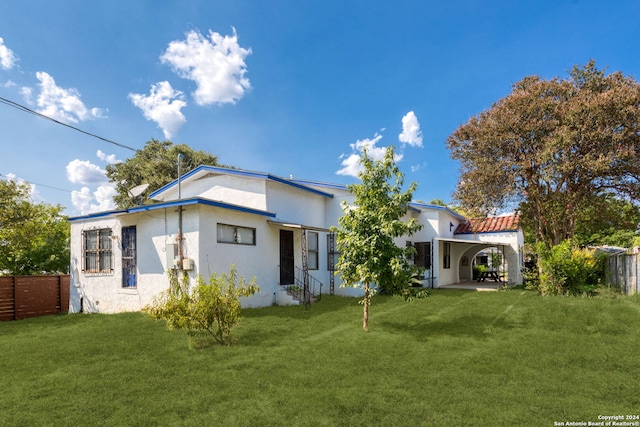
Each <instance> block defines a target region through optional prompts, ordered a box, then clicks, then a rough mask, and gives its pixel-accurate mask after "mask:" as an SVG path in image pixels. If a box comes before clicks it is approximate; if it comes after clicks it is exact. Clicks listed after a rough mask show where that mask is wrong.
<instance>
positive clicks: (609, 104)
mask: <svg viewBox="0 0 640 427" xmlns="http://www.w3.org/2000/svg"><path fill="white" fill-rule="evenodd" d="M447 145H448V147H449V149H450V150H451V155H452V157H453V158H454V159H455V160H458V161H459V162H460V165H461V175H460V179H459V183H458V187H457V190H456V192H455V195H454V196H455V198H456V199H457V200H459V201H460V202H461V204H462V206H463V208H464V209H465V210H468V211H469V212H474V213H480V214H486V213H490V212H492V211H497V210H500V209H505V208H520V210H521V213H522V218H523V221H524V222H525V223H526V224H528V227H529V229H530V230H532V232H533V233H534V235H535V240H536V241H538V242H544V243H546V244H547V245H556V244H558V243H560V242H561V241H563V240H565V239H572V238H573V237H574V235H575V232H576V229H577V227H578V225H579V224H578V222H579V221H581V218H583V217H584V215H585V214H586V213H587V211H588V209H589V208H590V207H591V206H593V202H594V200H601V199H602V198H603V197H604V198H607V197H608V198H611V197H613V198H618V199H625V198H626V199H627V200H630V201H635V200H637V199H638V196H639V195H640V157H639V155H640V84H638V82H637V81H636V80H635V79H634V78H633V77H630V76H624V75H622V74H621V73H620V72H615V73H611V74H608V75H606V74H605V71H604V70H599V69H598V68H597V67H596V64H595V62H594V61H591V62H589V63H588V64H587V65H585V66H576V67H574V68H573V69H572V70H571V72H570V73H569V77H568V78H567V79H560V78H554V79H551V80H544V79H542V78H540V77H537V76H529V77H525V78H524V79H522V80H521V81H519V82H517V83H516V84H514V85H513V89H512V92H511V94H509V95H507V96H506V97H505V98H503V99H501V100H499V101H498V102H496V103H495V104H493V105H492V106H491V108H489V109H488V110H486V111H483V112H482V113H480V114H479V115H477V116H475V117H472V118H471V119H470V120H469V121H468V122H467V123H466V124H464V125H462V126H460V127H459V128H458V129H457V130H456V131H455V132H454V133H453V134H452V135H451V136H450V137H449V138H448V140H447Z"/></svg>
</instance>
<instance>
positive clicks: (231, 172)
mask: <svg viewBox="0 0 640 427" xmlns="http://www.w3.org/2000/svg"><path fill="white" fill-rule="evenodd" d="M201 171H209V172H220V173H225V174H228V175H238V176H246V177H251V178H263V179H267V180H270V181H275V182H279V183H281V184H285V185H290V186H292V187H295V188H298V189H300V190H304V191H309V192H311V193H315V194H318V195H321V196H323V197H328V198H330V199H331V198H333V194H330V193H325V192H323V191H320V190H316V189H315V188H311V187H307V186H306V185H303V184H299V183H296V182H295V181H293V180H289V179H285V178H281V177H279V176H275V175H271V174H268V173H263V172H254V171H248V170H244V169H230V168H223V167H219V166H207V165H201V166H198V167H197V168H195V169H192V170H190V171H189V172H187V173H185V174H184V175H182V177H181V178H180V180H181V181H184V180H185V179H187V178H190V177H191V176H193V175H195V174H197V173H199V172H201ZM176 185H178V180H177V179H176V180H174V181H172V182H170V183H168V184H166V185H165V186H163V187H161V188H159V189H157V190H156V191H154V192H153V193H151V194H150V195H149V198H154V197H155V196H157V195H158V194H160V193H162V192H163V191H166V190H168V189H169V188H171V187H174V186H176Z"/></svg>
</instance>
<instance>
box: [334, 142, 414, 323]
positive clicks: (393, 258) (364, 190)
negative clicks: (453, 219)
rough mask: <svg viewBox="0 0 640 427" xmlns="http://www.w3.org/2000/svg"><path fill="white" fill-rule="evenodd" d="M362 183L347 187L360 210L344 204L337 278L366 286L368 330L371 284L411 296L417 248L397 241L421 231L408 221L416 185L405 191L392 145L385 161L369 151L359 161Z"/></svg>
mask: <svg viewBox="0 0 640 427" xmlns="http://www.w3.org/2000/svg"><path fill="white" fill-rule="evenodd" d="M360 162H361V164H362V165H363V166H364V170H363V171H362V172H361V173H360V174H359V177H360V179H361V180H362V182H361V183H360V184H353V185H349V186H347V188H348V189H349V191H351V192H352V193H353V194H354V195H355V201H354V204H355V206H349V205H348V204H347V203H346V202H343V203H342V209H343V211H344V215H343V216H342V217H340V219H339V220H338V223H339V228H335V227H334V228H333V231H334V232H335V233H336V245H337V249H338V251H339V252H340V259H339V260H338V263H337V266H336V267H337V268H336V274H340V276H341V277H342V281H343V283H342V286H352V287H360V286H362V287H363V288H364V299H363V300H362V304H363V305H364V314H363V321H362V327H363V329H364V330H365V331H368V330H369V305H370V303H371V296H372V294H373V290H372V288H371V285H372V284H377V285H378V288H379V289H380V290H381V291H383V292H385V293H390V294H402V295H404V296H410V292H411V285H412V281H411V278H412V276H413V275H414V274H415V273H416V269H415V267H413V265H411V264H410V263H409V262H408V259H409V258H410V257H411V256H412V255H413V253H414V251H415V250H414V249H413V248H412V247H399V246H397V245H396V244H395V242H394V239H395V238H398V237H401V236H410V235H412V234H413V233H415V232H416V231H418V230H420V229H421V228H422V225H421V224H420V223H418V222H417V221H416V220H415V219H414V218H412V219H410V220H409V221H407V222H403V221H402V218H403V217H404V216H405V214H406V213H407V211H408V210H409V202H410V201H411V199H412V197H413V193H414V192H415V189H416V187H417V185H416V184H415V183H411V185H409V188H408V189H407V190H406V191H404V192H403V191H402V187H403V184H404V175H403V174H402V172H400V170H399V169H398V167H397V165H396V163H395V160H394V149H393V147H389V148H387V151H386V153H385V157H384V159H383V160H380V161H374V160H373V159H372V158H371V157H369V155H368V154H367V152H366V150H365V151H364V152H363V154H362V156H361V158H360Z"/></svg>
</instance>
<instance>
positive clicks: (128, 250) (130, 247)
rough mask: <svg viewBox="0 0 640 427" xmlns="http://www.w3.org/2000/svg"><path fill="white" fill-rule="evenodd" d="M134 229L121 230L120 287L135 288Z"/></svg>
mask: <svg viewBox="0 0 640 427" xmlns="http://www.w3.org/2000/svg"><path fill="white" fill-rule="evenodd" d="M136 258H137V251H136V227H135V226H134V227H123V228H122V287H123V288H135V287H136V286H137V281H136Z"/></svg>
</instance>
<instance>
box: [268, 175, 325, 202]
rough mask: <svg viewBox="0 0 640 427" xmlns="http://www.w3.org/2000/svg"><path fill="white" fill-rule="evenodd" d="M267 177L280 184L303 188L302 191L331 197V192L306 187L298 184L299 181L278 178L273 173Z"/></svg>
mask: <svg viewBox="0 0 640 427" xmlns="http://www.w3.org/2000/svg"><path fill="white" fill-rule="evenodd" d="M267 179H270V180H271V181H275V182H279V183H281V184H285V185H290V186H291V187H294V188H298V189H300V190H303V191H309V192H311V193H315V194H318V195H320V196H323V197H326V198H329V199H333V194H331V193H325V192H324V191H320V190H316V189H315V188H311V187H307V186H306V185H302V184H299V183H297V182H295V181H292V180H290V179H285V178H280V177H279V176H275V175H267Z"/></svg>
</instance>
